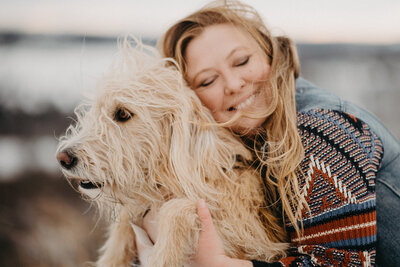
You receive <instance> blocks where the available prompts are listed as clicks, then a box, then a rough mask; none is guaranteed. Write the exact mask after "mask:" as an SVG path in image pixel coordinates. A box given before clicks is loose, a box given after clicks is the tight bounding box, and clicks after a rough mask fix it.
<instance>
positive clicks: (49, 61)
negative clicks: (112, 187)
mask: <svg viewBox="0 0 400 267" xmlns="http://www.w3.org/2000/svg"><path fill="white" fill-rule="evenodd" d="M207 2H208V1H203V0H195V1H184V0H169V1H161V0H159V1H157V0H147V1H138V0H114V1H105V0H96V1H94V0H93V1H89V0H83V1H82V0H79V1H78V0H69V1H66V0H64V1H62V0H58V1H51V0H35V1H31V0H1V1H0V266H86V265H87V264H88V263H87V262H89V261H93V260H95V258H96V255H97V249H98V248H99V247H100V245H101V244H102V242H103V240H104V228H105V224H104V223H103V222H101V221H100V222H99V223H97V214H96V210H95V209H94V207H90V205H89V204H88V203H86V202H84V201H82V200H81V199H80V196H79V194H78V193H76V192H74V190H73V189H72V188H71V187H70V186H69V185H68V183H67V182H66V181H65V179H64V178H63V177H62V175H61V173H60V172H59V170H58V167H57V162H56V160H55V158H54V154H55V150H56V146H57V138H58V137H59V136H60V135H62V134H63V132H64V131H65V129H66V127H67V126H68V125H69V124H70V123H72V122H73V118H74V115H73V108H74V107H75V106H76V105H77V104H78V103H79V102H80V100H81V99H82V98H83V94H84V92H86V91H87V90H90V89H92V88H93V87H94V86H95V84H96V80H97V79H98V78H99V77H100V76H101V74H102V73H103V72H104V71H106V70H107V68H108V66H109V65H110V63H111V61H112V57H113V55H114V54H115V53H116V52H117V38H118V37H121V36H124V35H126V34H129V33H130V34H134V35H136V36H138V37H140V38H142V39H143V41H144V42H145V43H148V44H151V45H154V44H155V43H156V41H157V39H158V38H159V36H160V35H161V34H162V33H163V31H165V30H166V29H167V28H168V26H169V25H171V24H172V23H173V22H175V21H176V20H178V19H180V18H182V17H183V16H185V15H187V14H189V13H190V12H192V11H194V10H196V9H198V8H200V7H201V6H203V5H204V4H205V3H207ZM244 2H245V3H248V4H250V5H252V6H253V7H255V8H256V9H257V10H258V11H259V12H260V14H261V15H262V16H263V18H264V19H265V22H266V24H267V25H268V26H269V27H270V28H271V29H272V32H273V33H274V34H276V35H281V34H285V35H288V36H290V37H292V38H293V39H294V40H295V41H296V42H297V44H298V49H299V56H300V59H301V64H302V76H303V77H305V78H306V79H309V80H310V81H312V82H313V83H315V84H316V85H318V86H320V87H323V88H326V89H329V90H331V91H333V92H335V93H336V94H338V95H339V96H341V97H343V98H345V99H347V100H350V101H352V102H355V103H356V104H358V105H361V106H362V107H364V108H366V109H368V110H370V111H372V112H373V113H374V114H376V115H377V116H378V117H379V118H380V119H381V120H382V121H383V122H384V124H385V125H386V126H387V127H388V128H389V129H390V131H391V132H392V133H393V134H394V135H395V136H396V137H397V139H400V119H399V116H400V104H399V103H400V30H399V29H400V18H399V16H398V14H400V2H399V1H397V0H382V1H373V0H352V1H347V0H336V1H327V0H326V1H325V0H308V1H295V0H281V1H272V0H244Z"/></svg>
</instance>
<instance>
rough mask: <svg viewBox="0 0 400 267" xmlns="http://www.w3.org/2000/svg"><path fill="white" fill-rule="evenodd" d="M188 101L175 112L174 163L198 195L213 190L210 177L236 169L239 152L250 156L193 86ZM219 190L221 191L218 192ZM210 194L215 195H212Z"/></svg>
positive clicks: (184, 185)
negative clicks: (204, 104)
mask: <svg viewBox="0 0 400 267" xmlns="http://www.w3.org/2000/svg"><path fill="white" fill-rule="evenodd" d="M188 99H189V100H190V101H188V103H186V104H187V105H186V106H185V107H181V114H175V116H174V119H175V121H174V122H173V124H172V125H173V127H172V129H171V130H172V133H171V143H170V154H169V155H170V167H171V169H172V170H173V174H174V175H175V177H176V178H177V180H178V183H179V185H180V186H182V188H184V190H185V193H186V194H187V195H188V196H193V197H194V198H195V199H197V198H198V197H200V196H199V195H198V194H201V195H202V197H204V196H207V195H209V194H210V193H213V190H214V189H213V188H210V187H209V186H208V184H209V183H208V181H209V180H212V179H217V178H219V177H221V176H225V177H226V179H230V177H229V175H228V174H227V173H226V170H231V169H233V167H234V165H235V162H236V156H237V155H240V156H242V157H243V158H245V159H248V158H250V152H248V151H247V150H246V149H245V148H244V146H243V145H241V143H240V141H239V140H237V139H236V138H235V137H234V136H233V134H232V133H230V132H229V131H228V130H226V129H224V128H222V127H221V126H218V125H217V124H216V122H215V121H214V119H213V118H212V115H211V113H210V111H209V110H208V109H207V108H206V107H204V106H203V105H202V103H201V102H200V100H199V99H198V98H197V96H196V95H195V94H194V93H193V91H191V90H190V92H188ZM214 193H217V192H214ZM209 197H211V196H210V195H209Z"/></svg>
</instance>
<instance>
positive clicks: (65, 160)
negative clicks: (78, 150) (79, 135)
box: [57, 150, 78, 170]
mask: <svg viewBox="0 0 400 267" xmlns="http://www.w3.org/2000/svg"><path fill="white" fill-rule="evenodd" d="M57 160H58V163H60V165H61V166H63V168H65V169H67V170H69V169H72V168H73V167H75V166H76V164H77V163H78V158H77V157H75V156H74V155H73V154H72V153H71V152H70V151H67V150H64V151H62V152H60V153H58V154H57Z"/></svg>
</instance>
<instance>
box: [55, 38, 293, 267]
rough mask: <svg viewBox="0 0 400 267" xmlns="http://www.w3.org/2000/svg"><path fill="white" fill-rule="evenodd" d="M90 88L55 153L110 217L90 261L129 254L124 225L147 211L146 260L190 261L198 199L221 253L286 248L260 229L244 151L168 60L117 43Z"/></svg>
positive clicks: (253, 177) (257, 188)
mask: <svg viewBox="0 0 400 267" xmlns="http://www.w3.org/2000/svg"><path fill="white" fill-rule="evenodd" d="M171 65H172V66H171ZM98 87H99V88H98V91H97V92H96V94H95V96H94V97H93V98H92V99H90V100H89V103H88V104H87V105H83V106H81V107H80V108H78V109H77V110H76V115H77V118H78V120H77V123H76V125H75V126H70V127H69V128H68V130H67V133H66V135H65V136H64V137H62V138H61V141H60V145H59V149H58V152H57V158H58V160H59V162H60V164H61V165H62V170H63V173H64V175H65V176H66V177H67V178H68V179H77V180H78V181H79V182H80V186H79V189H80V191H81V192H82V193H83V194H84V195H86V196H87V197H88V198H89V199H90V200H93V201H95V202H96V203H97V204H98V206H99V209H100V211H102V213H101V214H102V216H110V217H109V218H112V225H111V227H110V232H109V238H108V240H107V242H106V244H105V245H104V246H103V248H102V250H101V256H100V258H99V260H98V262H97V264H98V266H107V267H110V266H131V265H132V264H134V262H135V261H137V252H136V246H135V232H134V231H133V228H132V227H133V226H132V224H134V225H141V224H142V221H143V216H144V215H145V213H146V211H148V210H149V209H150V208H152V209H153V208H154V209H158V210H159V217H160V221H159V228H158V238H157V241H156V242H155V244H154V247H153V249H152V251H151V253H150V255H149V258H148V265H149V266H182V265H183V263H185V262H190V259H191V257H192V256H193V255H194V253H195V251H196V246H197V239H198V235H199V231H200V223H199V219H198V216H197V213H196V201H197V200H198V199H201V198H202V199H205V200H206V202H207V204H208V206H209V208H210V211H211V214H212V217H213V220H214V223H215V226H216V228H217V231H218V233H219V235H220V237H221V239H222V242H223V246H224V249H225V251H226V254H227V255H228V256H232V257H236V258H242V259H257V260H263V261H271V260H273V259H276V258H279V257H281V256H283V255H284V254H285V249H286V248H287V244H283V243H277V242H276V238H275V237H274V235H273V234H272V231H271V230H270V229H269V228H268V218H269V216H270V214H269V213H268V210H267V209H266V204H265V201H264V196H263V190H262V188H263V185H262V180H261V178H260V175H259V174H258V172H257V171H255V170H253V169H251V168H248V167H245V164H243V162H244V161H246V160H250V159H251V154H250V152H249V151H248V150H247V149H246V148H245V147H244V146H243V145H242V143H241V142H240V141H239V140H237V138H236V137H235V136H234V135H233V134H232V133H231V132H229V131H228V130H226V129H224V128H223V127H221V126H218V125H216V123H215V122H214V120H213V118H212V116H211V114H210V112H209V110H208V109H207V108H205V107H204V106H203V105H202V104H201V102H200V100H199V99H198V98H197V97H196V95H195V93H194V92H193V91H192V90H191V89H190V88H188V86H186V85H185V82H184V80H183V78H182V76H181V74H180V72H179V71H178V70H177V68H176V67H175V66H174V65H173V62H172V61H171V60H167V59H161V58H160V57H159V56H157V53H156V52H155V51H153V49H151V48H149V47H146V46H144V45H139V46H137V47H136V48H132V47H131V45H130V42H129V41H127V40H125V42H124V43H123V45H122V48H121V52H120V55H119V57H118V58H117V60H116V62H115V64H114V65H113V67H112V68H111V70H110V72H109V73H108V74H107V75H105V76H104V77H103V79H102V80H101V81H100V83H99V86H98ZM241 162H242V163H241Z"/></svg>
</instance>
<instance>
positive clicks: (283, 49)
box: [158, 1, 305, 234]
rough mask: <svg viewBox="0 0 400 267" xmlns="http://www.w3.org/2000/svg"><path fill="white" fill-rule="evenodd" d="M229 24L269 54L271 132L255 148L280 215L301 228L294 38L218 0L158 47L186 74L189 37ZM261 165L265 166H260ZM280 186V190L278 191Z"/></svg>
mask: <svg viewBox="0 0 400 267" xmlns="http://www.w3.org/2000/svg"><path fill="white" fill-rule="evenodd" d="M216 24H231V25H234V26H235V27H238V28H240V29H242V30H244V31H246V32H247V33H249V34H250V36H251V37H252V38H254V40H256V42H257V43H258V45H259V46H260V48H261V49H262V50H263V51H264V52H265V53H266V55H267V62H266V63H267V64H269V65H270V66H271V67H270V73H269V77H268V81H267V82H266V86H265V88H268V90H269V94H270V96H271V97H270V99H269V100H268V101H269V102H268V106H269V108H268V110H266V111H265V114H264V115H266V116H267V119H266V121H265V123H264V124H263V127H264V128H265V131H266V134H267V139H268V140H267V141H266V142H267V147H268V149H267V151H266V152H263V151H259V148H258V147H257V145H256V142H254V146H253V150H254V152H255V154H256V155H257V157H258V159H259V160H260V162H261V165H260V166H262V167H263V169H264V170H266V173H265V184H266V192H268V193H267V196H266V198H267V199H268V201H269V202H270V203H271V205H274V204H276V203H278V202H279V200H280V201H281V203H282V216H283V217H284V215H285V214H286V215H287V217H288V219H289V221H290V223H291V224H292V225H293V226H294V228H295V230H296V232H297V234H301V227H300V226H299V224H298V223H297V221H299V220H300V219H301V211H300V207H302V206H304V205H303V204H305V202H304V199H303V198H302V197H301V194H300V189H299V185H298V180H297V176H298V175H299V174H300V173H299V172H300V170H299V168H298V166H299V164H300V162H301V160H302V159H303V158H304V148H303V146H302V142H301V139H300V135H299V133H298V130H297V119H296V104H295V80H296V78H297V77H298V76H299V71H300V65H299V60H298V57H297V50H296V47H295V45H294V43H293V42H292V41H291V40H290V39H289V38H287V37H284V36H277V37H276V36H272V34H271V33H270V31H269V30H268V29H267V27H266V26H265V24H264V22H263V20H262V18H261V17H260V15H259V14H258V13H257V11H255V10H254V8H252V7H250V6H248V5H245V4H243V3H240V2H237V1H215V2H211V3H210V4H208V5H206V6H205V7H203V8H202V9H200V10H198V11H196V12H195V13H193V14H191V15H189V16H187V17H185V18H183V19H182V20H180V21H178V22H177V23H175V24H174V25H173V26H172V27H170V28H169V29H168V31H167V32H166V33H165V34H164V36H163V37H162V38H161V39H160V40H159V43H158V48H159V50H160V51H161V53H162V55H163V56H164V57H170V58H173V59H175V60H176V62H177V63H178V65H179V68H180V69H181V71H182V72H183V75H184V76H186V75H185V74H186V70H187V65H186V61H185V51H186V48H187V46H188V44H189V43H190V41H191V40H193V39H194V38H196V37H197V36H199V35H200V34H201V33H202V32H203V31H204V29H205V28H206V27H208V26H211V25H216ZM260 170H261V168H260ZM276 192H277V193H276Z"/></svg>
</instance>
